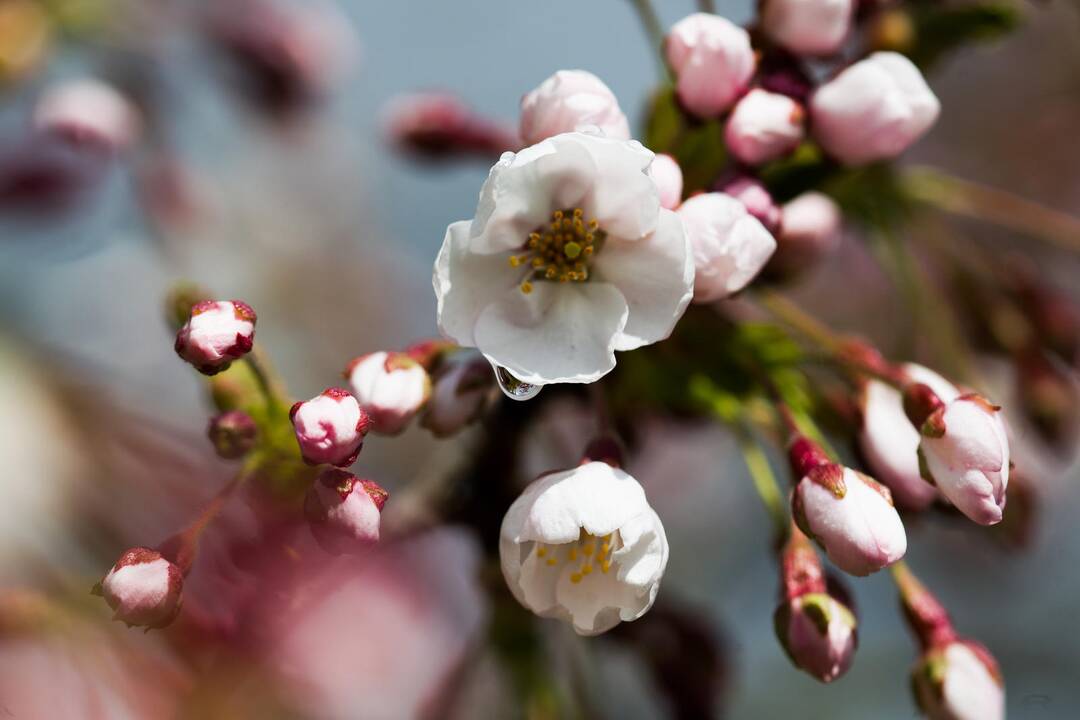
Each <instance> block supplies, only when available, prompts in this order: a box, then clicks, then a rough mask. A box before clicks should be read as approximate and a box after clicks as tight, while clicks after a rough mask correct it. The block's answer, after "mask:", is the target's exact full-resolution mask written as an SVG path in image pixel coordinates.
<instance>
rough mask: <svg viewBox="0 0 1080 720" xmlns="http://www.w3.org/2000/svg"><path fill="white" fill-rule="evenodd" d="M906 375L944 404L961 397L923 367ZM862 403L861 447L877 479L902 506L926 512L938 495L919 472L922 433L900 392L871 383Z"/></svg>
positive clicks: (909, 369)
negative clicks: (913, 422)
mask: <svg viewBox="0 0 1080 720" xmlns="http://www.w3.org/2000/svg"><path fill="white" fill-rule="evenodd" d="M904 372H905V373H906V374H907V376H908V377H909V378H911V379H912V380H913V381H914V382H919V383H923V384H924V385H927V386H929V387H930V388H931V389H933V391H934V392H935V393H937V395H938V396H939V397H941V398H942V399H943V400H945V401H949V400H952V399H954V398H956V397H957V396H958V395H959V394H960V393H959V391H958V390H957V389H956V388H955V387H954V386H953V385H952V384H951V383H950V382H949V381H947V380H946V379H945V378H943V377H941V376H940V375H938V374H937V373H935V372H934V371H932V370H929V369H927V368H925V367H922V366H921V365H915V364H908V365H905V366H904ZM859 401H860V406H861V408H860V409H861V411H862V427H861V428H860V430H859V447H860V449H861V450H862V453H863V456H864V457H865V459H866V463H867V465H868V466H869V468H870V470H871V471H872V472H873V473H874V477H875V478H877V479H878V480H880V481H881V482H883V483H884V484H885V485H887V486H888V487H889V489H890V490H892V494H893V497H894V498H896V500H897V502H899V503H900V505H901V506H903V507H907V508H912V509H914V510H921V509H923V508H925V507H926V506H928V505H929V504H930V503H932V502H933V501H934V498H935V497H937V491H936V490H935V489H934V487H933V486H932V485H930V484H929V483H928V482H926V481H925V480H923V478H922V475H921V473H920V472H919V457H918V449H919V432H918V430H916V429H915V427H914V426H913V425H912V424H911V421H910V420H909V419H908V417H907V414H906V413H905V412H904V404H903V399H902V397H901V395H900V391H898V390H896V389H895V388H893V387H892V386H891V385H888V384H887V383H884V382H882V381H880V380H868V381H867V382H866V385H865V386H864V388H863V391H862V393H861V397H860V398H859Z"/></svg>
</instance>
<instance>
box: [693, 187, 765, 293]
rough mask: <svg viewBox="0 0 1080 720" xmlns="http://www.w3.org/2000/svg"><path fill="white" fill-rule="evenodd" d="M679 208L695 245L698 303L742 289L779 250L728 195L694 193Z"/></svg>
mask: <svg viewBox="0 0 1080 720" xmlns="http://www.w3.org/2000/svg"><path fill="white" fill-rule="evenodd" d="M677 212H678V215H679V217H680V218H682V221H683V224H684V225H685V227H686V234H687V235H688V236H689V238H690V242H691V246H692V247H693V262H694V265H695V267H696V275H695V278H694V302H699V303H702V302H714V301H716V300H720V299H722V298H725V297H727V296H729V295H731V294H733V293H736V292H738V291H739V290H742V289H743V288H744V287H746V286H747V285H748V284H749V283H750V281H751V280H753V279H754V276H755V275H757V274H758V272H759V271H760V270H761V268H763V267H765V263H766V262H768V260H769V257H770V256H771V255H772V254H773V251H774V250H776V240H775V239H774V238H773V236H772V235H771V234H769V231H768V230H766V229H765V226H763V225H762V224H761V222H760V221H759V220H758V219H757V218H755V217H754V216H753V215H751V214H750V213H749V211H748V210H747V209H746V206H745V205H744V204H743V203H741V202H739V201H738V200H736V199H735V198H733V197H731V196H730V195H725V194H724V193H704V194H701V195H695V196H694V197H692V198H690V199H688V200H687V201H686V202H684V203H683V204H682V205H680V206H679V209H678V211H677Z"/></svg>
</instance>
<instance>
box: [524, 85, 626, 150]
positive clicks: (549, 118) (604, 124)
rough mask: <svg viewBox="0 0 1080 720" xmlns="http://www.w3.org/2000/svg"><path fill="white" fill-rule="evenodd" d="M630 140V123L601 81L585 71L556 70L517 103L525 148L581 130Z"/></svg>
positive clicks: (609, 89) (613, 95) (613, 94)
mask: <svg viewBox="0 0 1080 720" xmlns="http://www.w3.org/2000/svg"><path fill="white" fill-rule="evenodd" d="M590 126H591V127H597V128H600V130H601V131H602V132H603V133H604V135H606V136H608V137H610V138H615V139H617V140H629V139H630V123H629V122H628V121H627V120H626V115H624V114H623V111H622V109H620V108H619V101H618V99H617V98H616V97H615V93H613V92H611V88H609V87H608V86H607V85H605V84H604V81H603V80H601V79H600V78H598V77H596V76H595V75H593V74H592V73H591V72H586V71H585V70H560V71H558V72H557V73H555V74H554V75H552V76H551V77H549V78H548V79H547V80H545V81H544V82H542V83H540V86H539V87H537V88H536V89H535V90H533V91H532V92H530V93H528V94H527V95H525V97H523V98H522V99H521V123H520V130H519V132H520V134H521V139H522V141H524V142H525V144H527V145H535V144H536V143H538V142H540V141H541V140H546V139H547V138H549V137H554V136H555V135H561V134H562V133H567V132H573V131H574V130H578V129H580V128H584V127H590Z"/></svg>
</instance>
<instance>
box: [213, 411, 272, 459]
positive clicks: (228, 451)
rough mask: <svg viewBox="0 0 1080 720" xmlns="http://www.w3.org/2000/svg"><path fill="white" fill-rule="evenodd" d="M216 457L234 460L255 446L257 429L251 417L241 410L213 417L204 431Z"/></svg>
mask: <svg viewBox="0 0 1080 720" xmlns="http://www.w3.org/2000/svg"><path fill="white" fill-rule="evenodd" d="M206 434H207V436H208V437H209V438H210V442H211V443H213V445H214V450H215V451H216V452H217V454H218V457H221V458H224V459H226V460H235V459H236V458H241V457H243V456H244V455H247V453H248V452H250V451H251V448H253V447H254V446H255V438H256V437H257V436H258V434H259V429H258V427H256V425H255V421H254V420H252V419H251V416H250V415H248V414H247V413H246V412H243V411H242V410H230V411H228V412H224V413H221V414H220V415H217V416H215V417H213V418H212V419H211V420H210V427H208V428H207V430H206Z"/></svg>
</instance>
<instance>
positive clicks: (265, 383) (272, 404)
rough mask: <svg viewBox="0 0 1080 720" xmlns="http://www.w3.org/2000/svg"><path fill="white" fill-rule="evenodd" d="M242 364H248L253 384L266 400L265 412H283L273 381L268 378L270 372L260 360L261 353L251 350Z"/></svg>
mask: <svg viewBox="0 0 1080 720" xmlns="http://www.w3.org/2000/svg"><path fill="white" fill-rule="evenodd" d="M244 362H246V363H247V364H248V367H249V368H250V369H251V374H252V375H254V376H255V382H256V383H258V385H259V391H260V392H261V393H262V395H263V399H265V400H266V407H267V410H269V411H270V412H271V413H272V414H273V413H277V412H278V411H282V410H284V404H283V402H282V399H281V394H280V393H279V392H278V389H277V386H276V384H275V382H274V380H273V379H272V378H271V377H270V372H269V370H268V369H267V367H266V363H265V362H264V360H263V358H262V353H260V352H259V351H258V350H257V349H256V350H253V351H252V352H250V353H248V354H247V355H245V356H244Z"/></svg>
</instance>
